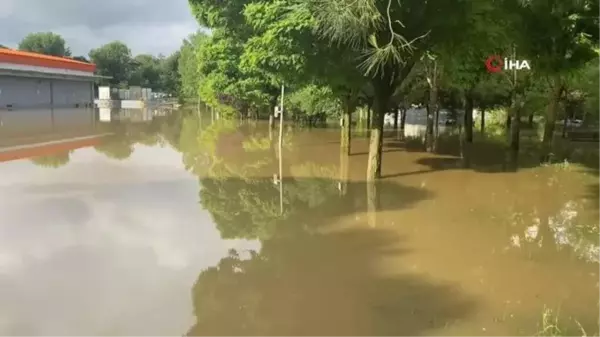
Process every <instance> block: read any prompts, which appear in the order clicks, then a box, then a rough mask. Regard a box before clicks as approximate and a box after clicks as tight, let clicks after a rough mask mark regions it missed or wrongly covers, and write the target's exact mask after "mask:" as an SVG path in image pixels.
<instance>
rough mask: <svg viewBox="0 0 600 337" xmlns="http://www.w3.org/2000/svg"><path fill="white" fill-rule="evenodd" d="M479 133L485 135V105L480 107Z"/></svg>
mask: <svg viewBox="0 0 600 337" xmlns="http://www.w3.org/2000/svg"><path fill="white" fill-rule="evenodd" d="M479 129H480V131H481V135H484V136H485V107H481V126H480V127H479Z"/></svg>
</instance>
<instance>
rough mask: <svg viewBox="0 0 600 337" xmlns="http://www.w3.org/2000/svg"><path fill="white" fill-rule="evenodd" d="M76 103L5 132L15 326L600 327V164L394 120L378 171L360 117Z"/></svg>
mask: <svg viewBox="0 0 600 337" xmlns="http://www.w3.org/2000/svg"><path fill="white" fill-rule="evenodd" d="M81 114H82V118H80V119H77V120H78V121H79V122H78V123H71V124H69V125H67V126H65V127H64V128H65V129H64V130H63V129H60V132H58V131H52V130H55V129H53V127H52V126H48V127H47V128H45V127H43V126H40V125H38V124H36V125H35V128H34V127H32V128H30V129H28V128H26V126H27V125H30V124H28V123H25V122H22V121H21V120H19V119H18V118H17V117H15V116H12V117H11V118H12V119H7V118H5V119H4V121H8V122H5V123H4V125H3V128H2V129H0V130H1V131H0V142H1V143H0V144H1V145H2V146H3V148H2V149H0V159H1V160H2V161H3V162H0V176H1V177H2V179H1V180H0V200H2V201H1V202H0V219H1V220H0V334H4V335H75V334H83V335H143V334H147V335H184V334H185V335H514V334H519V335H535V334H537V333H538V332H539V331H540V330H541V329H542V326H541V323H542V322H541V321H542V314H543V313H544V311H545V310H547V309H550V310H553V311H554V313H555V314H557V315H558V319H559V322H560V324H561V327H564V329H568V330H569V331H573V333H575V334H581V333H582V332H580V331H581V330H580V329H584V330H585V332H587V334H597V333H598V324H599V320H598V317H599V300H598V296H599V288H598V287H599V283H598V278H599V275H598V267H599V266H598V263H599V254H600V250H599V243H598V240H599V237H598V235H599V232H598V228H599V221H598V219H599V210H598V169H597V167H593V166H592V167H590V166H586V165H584V164H578V163H566V164H560V165H551V166H532V165H524V166H523V167H521V168H520V169H519V170H517V171H516V172H510V171H506V170H502V169H500V167H501V165H499V166H497V165H494V164H493V163H492V162H490V161H478V160H477V158H483V157H486V156H490V153H486V151H485V149H487V148H486V147H485V146H486V145H485V144H486V143H485V140H483V139H481V140H480V139H476V141H475V143H474V148H473V152H472V161H471V162H470V163H469V165H465V164H464V158H460V156H456V155H452V154H451V152H452V151H447V152H448V153H445V152H444V151H441V153H442V154H431V153H425V152H422V151H419V150H418V149H415V148H414V147H413V146H412V145H411V140H410V139H404V138H403V137H398V136H397V134H395V132H391V133H390V134H389V135H388V136H387V137H386V139H385V142H384V156H383V167H382V175H383V176H384V178H383V179H382V180H381V181H379V182H378V183H377V184H374V185H371V184H367V183H366V182H365V176H366V172H365V171H366V161H367V152H368V139H367V138H366V137H364V136H363V135H362V134H361V132H359V131H358V130H357V131H356V134H355V135H354V136H353V140H352V154H351V155H350V156H346V155H344V154H342V151H341V150H340V144H339V140H340V135H339V130H337V129H334V128H329V129H319V128H315V129H300V128H294V127H292V126H289V127H288V126H286V127H285V130H284V132H283V134H284V137H283V147H282V151H281V153H280V152H279V150H278V147H277V130H275V131H274V132H273V133H271V134H270V132H269V130H268V127H267V124H266V123H263V122H239V121H225V120H215V119H214V118H211V117H210V116H207V115H202V114H200V115H198V114H197V113H195V112H175V113H173V114H170V115H167V116H159V117H155V118H154V119H152V120H150V121H142V122H134V121H127V120H122V121H119V122H111V123H102V122H99V121H97V118H96V117H95V116H96V115H95V112H93V111H91V110H86V111H85V112H81ZM84 114H88V115H84ZM85 116H87V117H85ZM88 117H89V118H88ZM11 120H12V121H13V122H12V123H14V124H10V123H9V122H10V121H11ZM46 120H47V123H53V120H52V119H46ZM71 120H72V119H71ZM36 121H43V120H42V119H36ZM39 123H42V122H39ZM7 125H9V126H10V125H15V127H14V128H12V129H11V131H10V132H5V131H3V130H5V129H6V126H7ZM17 125H18V127H17ZM19 128H22V130H27V132H25V131H23V132H22V134H23V136H21V134H20V133H19V132H18V130H20V129H19ZM32 130H33V131H32ZM40 130H45V131H43V132H42V131H40ZM85 130H88V131H85ZM84 131H85V132H84ZM25 135H26V137H25ZM36 135H37V137H38V138H36ZM81 137H91V138H93V139H94V140H95V141H94V142H92V143H86V144H82V143H81V142H79V143H77V142H76V141H77V140H80V138H81ZM21 139H26V141H25V140H21ZM32 139H33V140H32ZM35 139H38V141H36V140H35ZM86 139H87V138H86ZM271 139H272V140H271ZM73 142H75V143H73ZM478 142H479V143H478ZM36 143H39V144H42V145H39V144H38V145H35V144H36ZM32 144H33V145H32ZM53 144H62V145H61V146H60V147H55V146H54V145H53ZM68 144H76V145H72V148H69V146H68ZM478 144H479V145H478ZM478 146H481V148H482V149H484V150H483V152H480V153H478V152H477V147H478ZM40 147H41V149H40ZM24 148H25V149H26V150H27V151H29V152H27V151H26V154H19V153H17V152H19V151H25V150H24ZM32 148H37V150H36V151H34V152H32V150H31V149H32ZM440 148H441V149H442V150H443V149H444V148H443V146H441V147H440ZM21 153H22V152H21ZM32 155H35V157H36V158H32V157H31V156H32ZM40 158H42V159H40Z"/></svg>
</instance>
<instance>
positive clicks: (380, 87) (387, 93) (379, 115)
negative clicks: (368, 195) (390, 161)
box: [367, 73, 394, 181]
mask: <svg viewBox="0 0 600 337" xmlns="http://www.w3.org/2000/svg"><path fill="white" fill-rule="evenodd" d="M382 77H383V78H377V79H375V80H374V83H373V87H374V88H375V99H374V102H373V122H372V124H371V128H370V129H369V130H370V140H369V158H368V162H367V181H374V180H376V179H378V178H380V177H381V152H382V145H383V121H384V119H383V118H384V116H385V113H386V112H387V111H388V108H389V104H390V98H391V96H392V92H393V89H394V88H393V86H392V85H391V78H390V75H389V74H387V75H385V73H384V76H382Z"/></svg>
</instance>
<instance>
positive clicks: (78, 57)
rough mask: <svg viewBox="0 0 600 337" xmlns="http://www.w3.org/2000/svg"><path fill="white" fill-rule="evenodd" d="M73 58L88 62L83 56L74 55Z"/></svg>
mask: <svg viewBox="0 0 600 337" xmlns="http://www.w3.org/2000/svg"><path fill="white" fill-rule="evenodd" d="M73 60H76V61H81V62H86V63H89V62H90V60H88V59H87V58H86V57H85V56H74V57H73Z"/></svg>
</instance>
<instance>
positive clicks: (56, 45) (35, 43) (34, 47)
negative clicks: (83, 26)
mask: <svg viewBox="0 0 600 337" xmlns="http://www.w3.org/2000/svg"><path fill="white" fill-rule="evenodd" d="M18 49H19V50H24V51H30V52H34V53H40V54H46V55H52V56H71V51H70V50H69V48H68V47H67V46H66V43H65V40H64V39H63V38H62V36H60V35H58V34H55V33H51V32H46V33H30V34H28V35H27V36H25V37H24V38H23V40H21V42H20V43H19V46H18Z"/></svg>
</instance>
